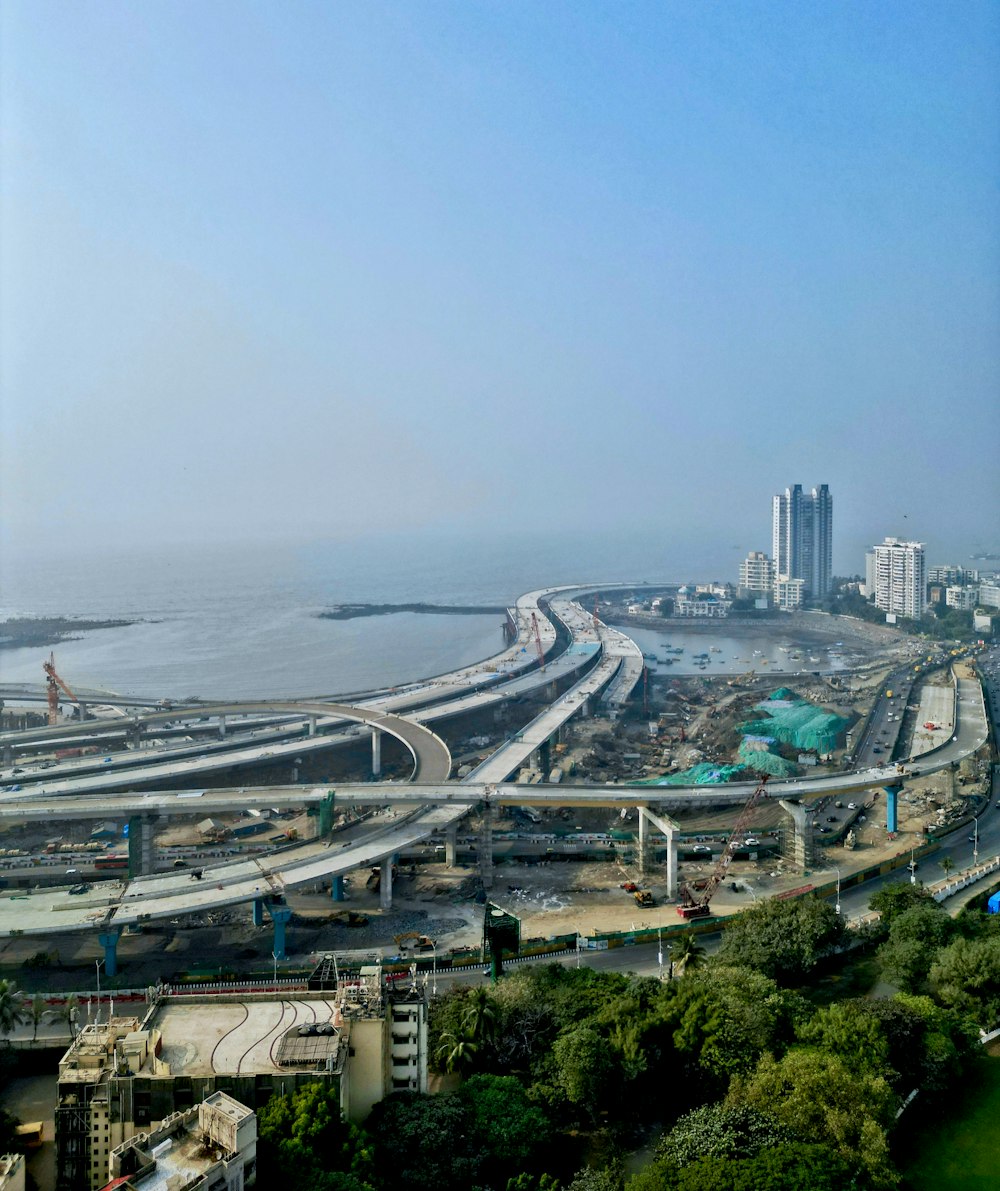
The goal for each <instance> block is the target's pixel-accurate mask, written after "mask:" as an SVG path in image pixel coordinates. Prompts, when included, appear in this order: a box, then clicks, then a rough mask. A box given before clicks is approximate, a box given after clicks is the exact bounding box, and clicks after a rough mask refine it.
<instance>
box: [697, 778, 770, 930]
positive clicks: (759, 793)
mask: <svg viewBox="0 0 1000 1191" xmlns="http://www.w3.org/2000/svg"><path fill="white" fill-rule="evenodd" d="M767 778H768V775H767V774H766V773H765V774H764V775H763V776H762V777H761V779H760V781H759V782H758V783H757V788H756V789H755V790H754V792H753V793H752V794H751V795H750V797H749V798H748V799H747V801H746V805H745V806H744V807H743V810H741V811H740V817H739V818H738V819H737V820H736V826H735V827H734V828H733V832H732V835H730V837H729V840H728V842H727V843H726V846H725V847H724V848H723V849H722V855H721V856H720V857H719V859H718V861H717V862H716V865H715V870H714V872H713V873H712V875H711V876H710V877H709V878H708V881H707V882H706V884H705V888H704V889H700V890H694V889H692V888H691V886H690V885H682V886H681V887H680V895H681V904H680V905H679V906H678V907H677V913H678V914H680V916H681V917H682V918H707V917H708V915H709V914H710V913H711V911H710V910H709V908H708V903H709V902H710V901H711V900H712V894H713V893H715V891H716V889H718V888H719V886H720V885H721V884H722V882H723V880H724V879H725V876H726V872H727V871H728V869H729V865H730V862H731V861H732V859H733V853H734V852H735V851H736V845H737V843H738V842H739V840H740V838H741V837H742V835H743V833H744V832H745V831H746V829H747V827H748V826H749V824H750V820H751V818H752V817H753V812H754V807H755V806H756V805H757V803H758V802H760V800H761V798H762V797H763V794H764V790H765V789H766V788H767Z"/></svg>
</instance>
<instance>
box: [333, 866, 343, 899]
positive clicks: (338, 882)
mask: <svg viewBox="0 0 1000 1191" xmlns="http://www.w3.org/2000/svg"><path fill="white" fill-rule="evenodd" d="M330 897H331V898H332V899H333V901H335V902H342V901H344V900H345V898H344V875H343V873H338V875H337V876H335V877H334V878H333V879H332V880H331V882H330Z"/></svg>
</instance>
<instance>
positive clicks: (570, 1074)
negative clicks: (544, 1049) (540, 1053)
mask: <svg viewBox="0 0 1000 1191" xmlns="http://www.w3.org/2000/svg"><path fill="white" fill-rule="evenodd" d="M552 1058H553V1062H554V1071H555V1082H556V1084H557V1086H558V1087H559V1088H560V1089H561V1091H562V1092H563V1095H564V1096H565V1097H566V1099H567V1100H568V1101H569V1102H570V1104H572V1105H574V1106H575V1107H576V1108H579V1109H580V1110H582V1111H583V1112H584V1113H586V1114H587V1115H588V1116H589V1117H590V1118H591V1119H594V1118H596V1116H597V1113H598V1111H599V1109H600V1108H601V1107H602V1105H603V1103H604V1101H605V1098H606V1096H607V1094H608V1092H609V1087H608V1081H609V1078H610V1076H611V1061H610V1055H609V1048H608V1044H607V1042H606V1041H605V1039H604V1038H602V1037H601V1035H600V1034H599V1033H598V1032H597V1031H596V1030H595V1029H593V1027H591V1026H587V1025H582V1026H576V1027H575V1028H574V1029H572V1030H567V1031H566V1032H565V1033H563V1034H560V1035H559V1037H558V1038H557V1039H556V1040H555V1043H554V1044H553V1047H552Z"/></svg>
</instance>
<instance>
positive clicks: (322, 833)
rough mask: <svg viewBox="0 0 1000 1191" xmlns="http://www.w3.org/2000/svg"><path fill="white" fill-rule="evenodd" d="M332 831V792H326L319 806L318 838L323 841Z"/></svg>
mask: <svg viewBox="0 0 1000 1191" xmlns="http://www.w3.org/2000/svg"><path fill="white" fill-rule="evenodd" d="M332 830H333V791H332V790H328V791H327V794H326V797H325V798H324V799H323V801H322V802H321V803H320V804H319V837H320V839H325V838H326V837H327V836H328V835H329V834H330V832H331V831H332Z"/></svg>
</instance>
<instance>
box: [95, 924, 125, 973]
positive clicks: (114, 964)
mask: <svg viewBox="0 0 1000 1191" xmlns="http://www.w3.org/2000/svg"><path fill="white" fill-rule="evenodd" d="M121 933H122V932H121V927H118V928H116V929H115V930H111V931H105V932H104V933H103V934H99V935H98V936H97V941H98V942H99V943H100V944H101V946H102V947H103V948H104V971H105V974H106V975H108V976H117V975H118V938H119V936H120V935H121Z"/></svg>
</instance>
